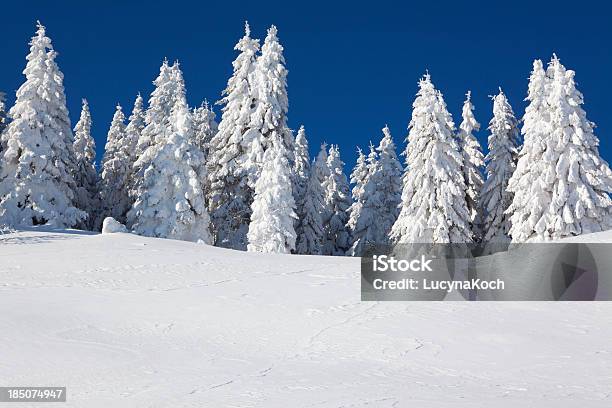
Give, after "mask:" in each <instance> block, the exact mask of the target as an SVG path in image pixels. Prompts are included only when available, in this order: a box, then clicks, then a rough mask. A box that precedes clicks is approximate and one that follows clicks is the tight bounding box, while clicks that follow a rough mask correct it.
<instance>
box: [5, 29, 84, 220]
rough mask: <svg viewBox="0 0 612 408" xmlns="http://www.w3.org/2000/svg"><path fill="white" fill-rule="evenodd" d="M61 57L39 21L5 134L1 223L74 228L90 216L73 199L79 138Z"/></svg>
mask: <svg viewBox="0 0 612 408" xmlns="http://www.w3.org/2000/svg"><path fill="white" fill-rule="evenodd" d="M56 56H57V53H56V52H55V51H54V49H53V46H52V44H51V39H49V37H47V36H46V34H45V27H44V26H43V25H42V24H40V23H38V29H37V32H36V35H35V36H34V37H32V41H31V42H30V53H29V54H28V56H27V57H26V59H27V61H28V62H27V65H26V68H25V70H24V71H23V73H24V75H25V77H26V80H25V82H24V83H23V84H22V85H21V86H20V87H19V89H18V90H17V95H16V101H15V105H14V106H13V107H12V108H11V110H10V111H9V116H10V117H11V122H10V124H9V125H8V127H7V128H6V129H5V131H4V133H3V134H2V136H1V144H2V145H3V146H4V147H5V150H4V151H3V152H2V168H1V169H0V224H5V225H8V226H19V225H39V224H49V225H54V226H57V227H73V226H75V225H76V224H77V223H78V222H79V221H81V220H83V219H85V218H86V217H87V214H86V213H85V212H84V211H82V210H80V209H78V208H77V207H76V206H75V201H74V200H75V190H76V182H75V180H74V174H75V172H76V160H75V155H74V150H73V141H74V138H73V134H72V130H71V126H70V119H69V117H68V109H67V108H66V97H65V94H64V86H63V79H64V76H63V74H62V73H61V71H60V70H59V67H58V66H57V63H56V62H55V58H56Z"/></svg>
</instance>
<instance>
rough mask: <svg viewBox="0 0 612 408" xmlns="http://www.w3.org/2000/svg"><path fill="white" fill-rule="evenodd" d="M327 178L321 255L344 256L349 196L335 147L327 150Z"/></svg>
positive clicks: (342, 163)
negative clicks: (326, 208) (325, 215)
mask: <svg viewBox="0 0 612 408" xmlns="http://www.w3.org/2000/svg"><path fill="white" fill-rule="evenodd" d="M327 167H328V169H329V176H328V177H327V179H326V180H325V181H324V182H323V188H324V189H325V203H326V206H327V207H328V209H329V212H326V213H327V214H328V217H327V218H324V219H323V226H324V227H325V241H324V244H323V255H341V256H342V255H345V254H346V252H347V250H348V249H349V245H350V242H349V233H348V229H347V227H346V223H347V221H348V209H349V208H350V206H351V204H352V203H351V195H350V190H349V184H348V180H347V179H346V175H345V174H344V162H343V161H342V160H340V149H339V148H338V146H336V145H331V147H330V148H329V156H328V157H327Z"/></svg>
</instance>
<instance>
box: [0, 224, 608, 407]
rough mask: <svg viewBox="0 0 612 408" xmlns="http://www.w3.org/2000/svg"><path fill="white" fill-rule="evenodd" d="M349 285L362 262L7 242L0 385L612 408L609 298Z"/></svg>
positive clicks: (168, 246)
mask: <svg viewBox="0 0 612 408" xmlns="http://www.w3.org/2000/svg"><path fill="white" fill-rule="evenodd" d="M589 239H590V240H592V241H599V242H601V241H610V240H611V239H612V234H609V233H603V234H596V235H593V236H591V237H590V238H589ZM359 285H360V279H359V260H357V259H349V258H331V257H314V256H288V255H277V256H271V255H262V254H252V253H242V252H235V251H230V250H224V249H220V248H213V247H209V246H205V245H198V244H193V243H187V242H180V241H171V240H161V239H150V238H143V237H138V236H134V235H130V234H110V235H88V234H84V233H80V232H78V231H56V232H54V231H44V230H31V231H22V232H17V233H13V234H5V235H0V385H1V386H6V385H13V386H16V385H30V386H43V385H52V386H67V387H68V402H67V403H66V404H64V405H62V406H68V407H80V408H89V407H113V408H115V407H130V408H134V407H199V408H200V407H214V408H226V407H278V408H288V407H291V408H295V407H419V408H420V407H426V408H432V407H487V408H491V407H496V408H497V407H508V408H516V407H538V408H539V407H576V406H580V407H610V406H612V342H611V341H610V339H612V303H605V302H583V303H563V302H549V303H539V302H523V303H519V302H516V303H512V302H509V303H484V302H483V303H467V302H445V303H436V302H423V303H416V302H415V303H412V302H405V303H402V302H378V303H377V302H361V301H360V287H359ZM19 406H27V404H20V405H19ZM37 406H38V405H37Z"/></svg>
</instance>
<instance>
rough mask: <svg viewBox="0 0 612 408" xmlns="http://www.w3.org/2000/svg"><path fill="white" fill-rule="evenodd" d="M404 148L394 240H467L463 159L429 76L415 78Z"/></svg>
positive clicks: (467, 218) (450, 122) (448, 115)
mask: <svg viewBox="0 0 612 408" xmlns="http://www.w3.org/2000/svg"><path fill="white" fill-rule="evenodd" d="M419 88H420V89H419V92H418V93H417V97H416V99H415V101H414V103H413V105H412V106H413V111H412V119H411V121H410V125H409V129H410V131H409V133H408V147H407V148H406V168H407V170H406V173H405V174H404V178H403V191H402V204H401V211H400V215H399V217H398V219H397V221H396V222H395V224H394V225H393V228H392V231H391V240H392V242H393V243H396V244H402V243H418V242H426V243H427V242H431V243H471V242H472V233H471V231H470V227H469V212H468V209H467V203H466V201H465V182H464V180H463V174H462V172H461V164H462V161H463V160H462V157H461V154H460V153H459V148H458V146H457V142H456V140H455V137H454V129H453V126H452V123H453V122H452V118H451V117H450V114H449V113H448V110H447V109H446V105H445V104H444V101H443V98H442V96H441V94H439V93H438V92H436V90H435V88H434V85H433V83H432V82H431V78H430V76H429V74H427V75H425V76H424V77H423V78H422V79H421V80H420V82H419Z"/></svg>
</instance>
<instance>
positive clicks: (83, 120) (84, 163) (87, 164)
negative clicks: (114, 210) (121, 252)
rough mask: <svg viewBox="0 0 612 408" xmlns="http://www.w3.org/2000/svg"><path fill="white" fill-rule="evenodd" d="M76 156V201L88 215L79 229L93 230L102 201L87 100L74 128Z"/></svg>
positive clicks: (80, 223) (78, 225) (84, 101)
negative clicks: (99, 194)
mask: <svg viewBox="0 0 612 408" xmlns="http://www.w3.org/2000/svg"><path fill="white" fill-rule="evenodd" d="M74 154H75V158H76V164H77V173H76V175H75V181H76V185H77V187H76V197H75V201H76V204H77V207H78V208H83V209H85V210H86V211H87V213H88V217H87V219H86V220H83V221H81V222H79V224H77V227H79V228H81V229H88V230H91V229H93V228H94V223H95V219H96V214H97V212H98V211H99V209H100V199H99V196H98V173H97V171H96V166H95V160H96V143H95V142H94V139H93V137H92V136H91V114H90V112H89V104H88V103H87V100H86V99H83V106H82V109H81V116H80V118H79V121H78V122H77V124H76V125H75V127H74Z"/></svg>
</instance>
